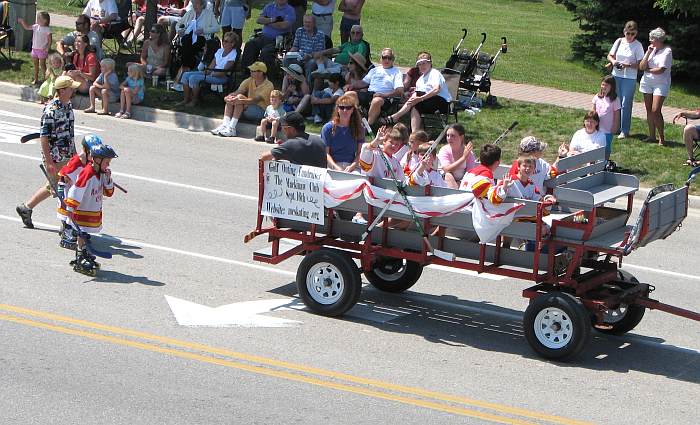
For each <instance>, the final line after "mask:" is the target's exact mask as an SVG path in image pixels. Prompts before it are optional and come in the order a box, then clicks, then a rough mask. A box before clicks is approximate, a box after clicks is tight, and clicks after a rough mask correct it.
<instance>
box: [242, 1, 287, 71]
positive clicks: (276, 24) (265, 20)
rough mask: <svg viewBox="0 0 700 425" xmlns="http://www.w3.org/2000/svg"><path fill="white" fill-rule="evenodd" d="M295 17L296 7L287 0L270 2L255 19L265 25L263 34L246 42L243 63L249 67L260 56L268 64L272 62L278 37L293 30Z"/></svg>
mask: <svg viewBox="0 0 700 425" xmlns="http://www.w3.org/2000/svg"><path fill="white" fill-rule="evenodd" d="M295 17H296V14H295V13H294V8H293V7H292V6H290V5H288V4H287V0H275V1H274V2H272V3H268V4H267V5H266V6H265V7H264V8H263V10H262V12H261V13H260V16H259V17H258V19H257V20H256V21H255V22H257V23H258V24H260V25H262V26H263V28H262V34H261V35H259V36H258V37H255V38H253V39H251V40H249V41H248V42H247V43H246V44H245V49H244V50H243V57H242V58H241V64H242V65H243V66H245V67H248V66H250V65H251V64H252V63H253V62H255V61H257V60H258V57H260V58H261V60H262V61H263V62H265V63H266V64H271V63H272V62H273V59H274V58H273V55H274V48H275V41H276V39H277V37H278V36H284V35H287V34H289V33H290V32H291V29H292V26H293V25H294V19H295Z"/></svg>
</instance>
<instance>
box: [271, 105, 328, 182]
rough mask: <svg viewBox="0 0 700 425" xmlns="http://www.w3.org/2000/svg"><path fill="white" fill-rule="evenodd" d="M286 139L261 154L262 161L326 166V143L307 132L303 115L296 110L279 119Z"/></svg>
mask: <svg viewBox="0 0 700 425" xmlns="http://www.w3.org/2000/svg"><path fill="white" fill-rule="evenodd" d="M280 124H281V125H282V131H283V132H284V135H285V136H287V140H286V141H285V142H284V143H282V144H281V145H279V146H277V147H275V148H273V149H272V150H271V151H270V152H268V153H265V154H263V155H262V156H261V157H260V159H262V160H263V161H269V160H271V159H274V160H277V161H279V160H285V161H289V162H291V163H292V164H299V165H310V166H312V167H321V168H326V166H327V163H326V158H327V157H326V145H325V144H323V141H322V140H321V138H320V137H318V136H314V135H311V134H309V133H307V132H306V131H305V130H306V125H305V123H304V117H303V116H302V115H301V114H300V113H298V112H288V113H287V114H286V115H285V116H284V117H282V118H281V119H280Z"/></svg>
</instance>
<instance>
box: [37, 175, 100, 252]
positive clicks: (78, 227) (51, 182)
mask: <svg viewBox="0 0 700 425" xmlns="http://www.w3.org/2000/svg"><path fill="white" fill-rule="evenodd" d="M39 168H41V172H42V173H44V177H46V180H47V181H48V182H49V186H51V190H52V191H53V193H55V194H56V197H58V199H60V200H61V203H63V198H61V197H60V196H58V190H57V188H56V183H54V182H53V181H52V180H51V178H49V173H48V172H47V171H46V167H44V164H39ZM71 222H72V223H73V226H75V228H76V230H77V231H78V234H82V235H87V233H86V232H84V231H83V229H81V228H80V226H79V225H78V223H76V222H75V220H71ZM85 247H86V248H87V249H88V251H90V252H91V253H92V254H94V255H95V256H97V257H101V258H107V259H109V258H112V253H111V252H107V251H100V250H98V249H95V248H94V247H93V246H92V244H91V243H90V239H89V238H87V237H85Z"/></svg>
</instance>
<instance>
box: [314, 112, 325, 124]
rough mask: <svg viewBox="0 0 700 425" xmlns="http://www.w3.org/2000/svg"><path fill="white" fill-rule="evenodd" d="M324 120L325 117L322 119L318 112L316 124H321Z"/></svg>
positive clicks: (315, 118)
mask: <svg viewBox="0 0 700 425" xmlns="http://www.w3.org/2000/svg"><path fill="white" fill-rule="evenodd" d="M322 122H323V119H321V116H320V115H318V114H316V115H314V124H321V123H322Z"/></svg>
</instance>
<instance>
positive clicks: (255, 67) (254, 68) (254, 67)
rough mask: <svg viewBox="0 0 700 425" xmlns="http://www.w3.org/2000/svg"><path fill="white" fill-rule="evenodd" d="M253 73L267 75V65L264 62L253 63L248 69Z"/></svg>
mask: <svg viewBox="0 0 700 425" xmlns="http://www.w3.org/2000/svg"><path fill="white" fill-rule="evenodd" d="M248 69H250V70H251V71H262V72H264V73H266V74H267V65H265V64H264V63H262V62H253V64H252V65H250V66H249V67H248Z"/></svg>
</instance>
